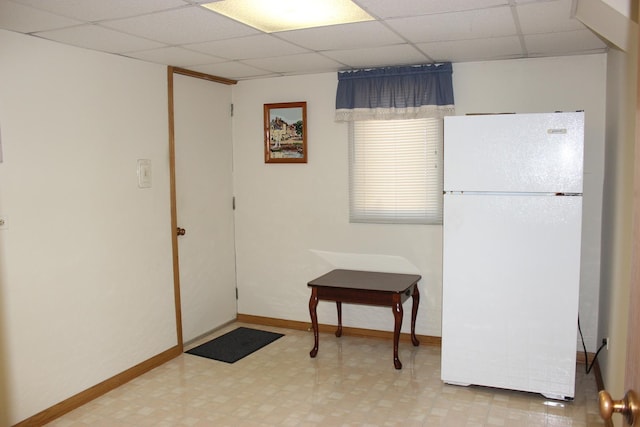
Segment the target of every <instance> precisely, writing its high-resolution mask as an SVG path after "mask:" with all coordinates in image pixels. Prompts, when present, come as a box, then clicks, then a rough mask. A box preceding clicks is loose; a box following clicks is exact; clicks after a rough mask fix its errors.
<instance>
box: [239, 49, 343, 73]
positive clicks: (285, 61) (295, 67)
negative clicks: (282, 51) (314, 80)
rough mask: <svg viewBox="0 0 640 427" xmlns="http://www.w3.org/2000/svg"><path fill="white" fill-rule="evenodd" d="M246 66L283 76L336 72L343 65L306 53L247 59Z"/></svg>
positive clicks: (315, 54)
mask: <svg viewBox="0 0 640 427" xmlns="http://www.w3.org/2000/svg"><path fill="white" fill-rule="evenodd" d="M242 62H244V63H245V64H248V65H251V66H253V67H257V68H261V69H264V70H269V71H273V72H276V73H281V74H293V73H302V74H304V73H310V72H318V73H321V72H325V71H331V70H335V69H336V68H338V67H340V66H341V64H339V63H337V62H335V61H333V60H332V59H330V58H327V57H325V56H322V55H319V54H317V53H304V54H301V55H289V56H280V57H273V58H259V59H247V60H246V61H242Z"/></svg>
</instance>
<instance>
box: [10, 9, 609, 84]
mask: <svg viewBox="0 0 640 427" xmlns="http://www.w3.org/2000/svg"><path fill="white" fill-rule="evenodd" d="M227 1H230V0H227ZM353 1H354V3H356V4H357V5H359V6H360V7H362V8H363V9H364V10H365V11H366V12H367V13H369V14H370V15H371V16H372V17H374V18H375V19H374V20H373V21H368V22H360V23H354V24H342V25H332V26H326V27H320V28H312V29H305V30H293V31H283V32H276V33H271V34H267V33H264V32H262V31H259V30H257V29H254V28H252V27H249V26H247V25H245V24H242V23H240V22H237V21H234V20H232V19H230V18H227V17H225V16H223V15H220V14H217V13H215V12H213V11H211V10H209V9H206V8H205V7H203V6H201V4H204V3H209V2H211V0H135V1H132V0H108V1H105V0H0V29H5V30H9V31H16V32H21V33H25V34H29V35H33V36H35V37H41V38H45V39H49V40H52V41H55V42H59V43H64V44H69V45H73V46H79V47H83V48H86V49H93V50H98V51H103V52H108V53H112V54H118V55H124V56H129V57H132V58H136V59H139V60H143V61H149V62H154V63H159V64H165V65H174V66H180V67H184V68H188V69H192V70H194V71H199V72H206V73H210V74H215V75H218V76H221V77H226V78H229V79H236V80H242V79H250V78H258V77H272V76H273V77H275V76H283V75H294V74H307V73H318V72H326V71H339V70H345V69H351V68H369V67H382V66H390V65H406V64H418V63H427V62H442V61H451V62H464V61H482V60H498V59H509V58H526V57H543V56H558V55H575V54H590V53H599V52H606V49H607V46H606V44H605V43H604V42H603V41H602V40H600V38H599V37H597V36H595V35H594V34H593V33H592V32H591V31H590V30H588V29H587V28H586V27H585V26H584V25H583V24H582V23H581V22H580V21H578V20H576V19H575V18H572V16H571V7H572V0H403V1H400V2H392V1H389V0H353Z"/></svg>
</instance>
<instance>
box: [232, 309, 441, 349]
mask: <svg viewBox="0 0 640 427" xmlns="http://www.w3.org/2000/svg"><path fill="white" fill-rule="evenodd" d="M236 320H237V321H238V322H243V323H250V324H254V325H263V326H274V327H277V328H287V329H295V330H298V331H311V322H300V321H297V320H285V319H276V318H273V317H262V316H252V315H250V314H240V313H238V316H237V319H236ZM318 330H319V331H320V332H326V333H334V332H335V330H336V325H327V324H322V323H321V324H318ZM342 335H343V336H344V335H348V336H352V337H365V338H382V339H388V340H392V339H393V332H390V331H378V330H374V329H362V328H351V327H348V326H343V327H342ZM416 337H417V338H418V340H419V341H420V344H421V345H429V346H435V347H440V346H441V345H442V339H441V338H440V337H434V336H431V335H416ZM400 341H406V342H411V335H410V334H407V333H401V334H400Z"/></svg>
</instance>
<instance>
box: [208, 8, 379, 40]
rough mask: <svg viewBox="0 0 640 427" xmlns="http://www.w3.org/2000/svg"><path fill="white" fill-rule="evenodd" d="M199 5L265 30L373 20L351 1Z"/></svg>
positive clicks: (285, 29)
mask: <svg viewBox="0 0 640 427" xmlns="http://www.w3.org/2000/svg"><path fill="white" fill-rule="evenodd" d="M202 6H204V7H206V8H207V9H211V10H212V11H214V12H217V13H220V14H222V15H225V16H227V17H229V18H231V19H235V20H236V21H240V22H242V23H244V24H247V25H250V26H252V27H254V28H257V29H259V30H261V31H264V32H267V33H273V32H276V31H288V30H299V29H302V28H313V27H324V26H327V25H336V24H348V23H352V22H363V21H373V20H374V18H373V17H372V16H371V15H369V14H368V13H367V12H365V11H364V10H362V9H361V8H360V7H359V6H357V5H356V4H355V3H353V2H352V1H351V0H220V1H216V2H213V3H207V4H203V5H202Z"/></svg>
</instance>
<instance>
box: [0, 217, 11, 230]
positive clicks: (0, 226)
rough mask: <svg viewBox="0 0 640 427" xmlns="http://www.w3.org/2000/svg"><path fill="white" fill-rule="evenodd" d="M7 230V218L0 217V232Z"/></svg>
mask: <svg viewBox="0 0 640 427" xmlns="http://www.w3.org/2000/svg"><path fill="white" fill-rule="evenodd" d="M7 228H9V225H8V224H7V217H6V216H4V215H0V230H6V229H7Z"/></svg>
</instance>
